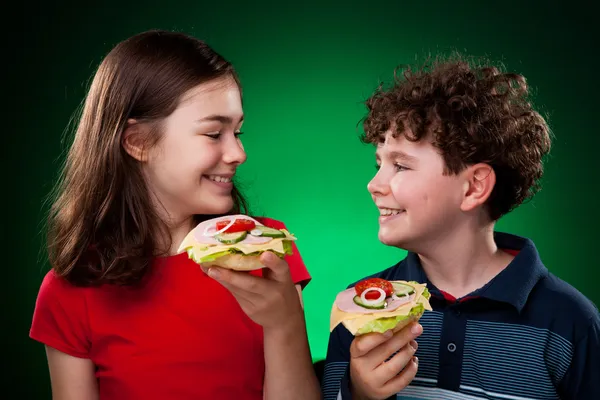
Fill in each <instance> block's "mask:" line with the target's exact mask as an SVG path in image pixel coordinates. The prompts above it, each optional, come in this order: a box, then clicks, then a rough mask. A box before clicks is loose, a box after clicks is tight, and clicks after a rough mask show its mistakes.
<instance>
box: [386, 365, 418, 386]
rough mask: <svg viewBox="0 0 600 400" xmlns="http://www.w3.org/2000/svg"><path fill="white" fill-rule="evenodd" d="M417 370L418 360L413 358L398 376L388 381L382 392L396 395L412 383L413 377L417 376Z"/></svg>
mask: <svg viewBox="0 0 600 400" xmlns="http://www.w3.org/2000/svg"><path fill="white" fill-rule="evenodd" d="M418 369H419V360H418V359H417V357H413V358H412V359H411V360H410V361H409V362H408V364H407V365H406V367H404V370H402V372H400V374H399V375H398V376H396V377H395V378H393V379H391V380H390V381H388V383H386V384H385V386H384V387H383V391H385V392H388V393H398V392H399V391H401V390H402V389H404V388H405V387H407V386H408V385H409V384H410V382H412V380H413V379H414V378H415V375H417V370H418Z"/></svg>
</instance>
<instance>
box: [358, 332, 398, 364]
mask: <svg viewBox="0 0 600 400" xmlns="http://www.w3.org/2000/svg"><path fill="white" fill-rule="evenodd" d="M392 336H393V332H392V331H391V330H388V331H386V332H385V333H367V334H366V335H361V336H358V337H356V338H354V340H353V341H352V344H351V345H350V356H351V357H352V358H356V357H362V356H364V355H365V354H367V353H368V352H369V351H371V350H373V349H374V348H376V347H377V346H379V345H380V344H381V343H384V342H385V341H387V340H389V339H390V338H391V337H392Z"/></svg>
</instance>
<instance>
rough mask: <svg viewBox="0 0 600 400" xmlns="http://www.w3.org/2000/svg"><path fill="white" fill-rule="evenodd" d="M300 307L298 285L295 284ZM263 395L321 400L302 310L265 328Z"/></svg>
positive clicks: (275, 397) (266, 398)
mask: <svg viewBox="0 0 600 400" xmlns="http://www.w3.org/2000/svg"><path fill="white" fill-rule="evenodd" d="M296 289H297V291H298V296H299V298H300V308H301V309H302V288H301V287H300V285H296ZM264 338H265V344H264V346H265V386H264V398H265V400H270V399H283V398H285V399H321V389H320V387H319V382H318V380H317V378H316V376H315V373H314V368H313V364H312V359H311V356H310V348H309V346H308V337H307V333H306V324H305V321H304V312H299V313H297V315H296V314H295V315H290V317H289V318H287V320H286V321H282V324H281V325H280V326H279V327H277V326H276V327H273V328H265V329H264Z"/></svg>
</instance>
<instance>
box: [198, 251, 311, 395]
mask: <svg viewBox="0 0 600 400" xmlns="http://www.w3.org/2000/svg"><path fill="white" fill-rule="evenodd" d="M261 263H262V264H263V265H264V266H265V267H266V268H265V269H263V277H262V278H260V277H256V276H251V275H250V274H247V273H240V272H237V271H233V270H229V269H222V268H217V267H211V268H209V269H208V270H207V271H206V272H207V273H208V275H209V276H211V277H212V278H214V279H216V280H218V281H219V282H220V283H221V284H222V285H223V286H225V287H226V288H227V289H229V291H230V292H231V293H232V294H233V295H234V296H235V297H236V299H237V300H238V303H239V304H240V306H241V307H242V309H243V310H244V312H245V313H246V314H247V315H248V316H249V317H250V318H251V319H252V320H253V321H254V322H256V323H258V324H260V325H262V327H263V334H264V357H265V383H264V398H265V399H266V400H279V399H286V400H295V399H298V400H316V399H321V391H320V387H319V381H318V379H317V376H316V375H315V372H314V368H313V365H312V359H311V355H310V349H309V346H308V339H307V335H306V324H305V321H304V310H303V308H302V301H301V298H300V299H299V298H298V296H299V293H300V290H299V289H298V286H295V285H294V282H293V281H292V278H291V276H290V270H289V266H288V264H287V262H286V261H285V260H283V259H281V258H279V257H277V256H276V255H275V254H273V253H270V252H265V253H263V254H262V255H261Z"/></svg>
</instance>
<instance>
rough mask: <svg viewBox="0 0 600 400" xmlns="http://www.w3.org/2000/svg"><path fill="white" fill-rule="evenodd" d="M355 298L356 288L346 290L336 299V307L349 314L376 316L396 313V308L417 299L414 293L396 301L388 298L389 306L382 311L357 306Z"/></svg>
mask: <svg viewBox="0 0 600 400" xmlns="http://www.w3.org/2000/svg"><path fill="white" fill-rule="evenodd" d="M354 296H356V291H355V290H354V288H350V289H346V290H344V291H343V292H340V293H338V295H337V297H336V298H335V305H336V306H337V307H338V308H339V309H340V310H342V311H344V312H347V313H354V314H374V313H378V312H387V311H394V310H395V309H396V308H398V307H400V306H402V305H404V304H407V303H410V302H412V301H414V299H415V294H414V293H413V294H411V295H410V296H405V297H400V298H397V299H394V298H393V297H388V298H387V299H386V300H385V301H386V303H387V306H386V307H385V308H382V309H381V310H371V309H369V308H364V307H361V306H359V305H358V304H356V303H355V302H354Z"/></svg>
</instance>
